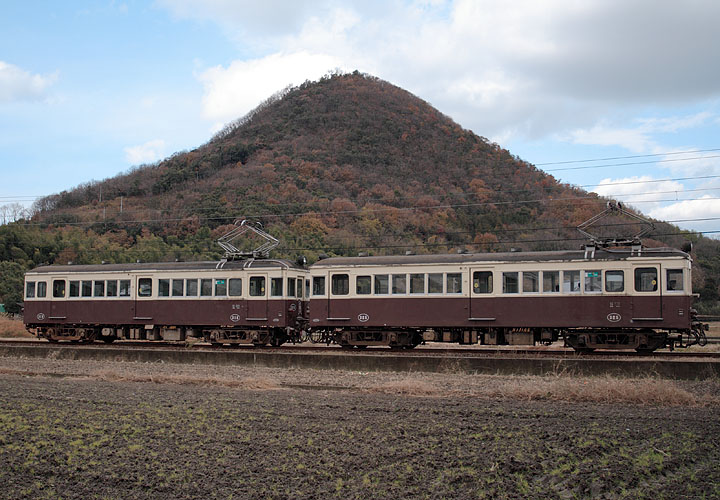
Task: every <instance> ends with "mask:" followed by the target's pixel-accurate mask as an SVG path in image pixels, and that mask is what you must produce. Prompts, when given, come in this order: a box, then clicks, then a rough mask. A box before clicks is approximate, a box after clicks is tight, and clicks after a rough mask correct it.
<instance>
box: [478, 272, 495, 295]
mask: <svg viewBox="0 0 720 500" xmlns="http://www.w3.org/2000/svg"><path fill="white" fill-rule="evenodd" d="M492 291H493V274H492V272H491V271H475V272H474V273H473V293H492Z"/></svg>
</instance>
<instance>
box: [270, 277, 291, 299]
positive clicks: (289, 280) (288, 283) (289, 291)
mask: <svg viewBox="0 0 720 500" xmlns="http://www.w3.org/2000/svg"><path fill="white" fill-rule="evenodd" d="M273 281H275V280H273ZM280 284H281V286H282V281H280ZM287 286H288V289H287V294H288V297H294V296H295V278H288V280H287ZM280 295H282V292H280Z"/></svg>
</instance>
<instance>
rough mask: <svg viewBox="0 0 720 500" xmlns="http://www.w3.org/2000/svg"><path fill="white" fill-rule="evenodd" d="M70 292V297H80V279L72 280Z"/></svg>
mask: <svg viewBox="0 0 720 500" xmlns="http://www.w3.org/2000/svg"><path fill="white" fill-rule="evenodd" d="M69 292H70V293H68V295H69V296H70V297H80V282H79V281H71V282H70V290H69Z"/></svg>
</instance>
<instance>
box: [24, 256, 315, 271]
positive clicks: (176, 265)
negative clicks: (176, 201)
mask: <svg viewBox="0 0 720 500" xmlns="http://www.w3.org/2000/svg"><path fill="white" fill-rule="evenodd" d="M278 268H279V269H297V270H301V269H303V268H302V267H300V266H298V265H297V264H296V263H294V262H291V261H289V260H284V259H245V260H229V261H227V262H224V263H223V261H201V262H137V263H130V264H68V265H50V266H40V267H36V268H35V269H31V270H30V271H28V272H29V273H38V274H71V273H108V272H109V273H112V272H153V271H212V270H214V269H229V270H233V271H238V270H243V269H278Z"/></svg>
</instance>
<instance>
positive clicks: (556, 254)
mask: <svg viewBox="0 0 720 500" xmlns="http://www.w3.org/2000/svg"><path fill="white" fill-rule="evenodd" d="M668 257H675V258H684V259H689V258H690V256H689V255H688V254H687V253H685V252H683V251H681V250H677V249H675V248H644V249H642V251H641V252H637V251H635V252H633V251H632V250H631V249H629V248H628V249H624V248H615V249H605V248H596V249H595V254H594V256H592V257H590V256H589V254H587V255H586V252H585V250H560V251H548V252H497V253H457V254H435V255H432V254H427V255H388V256H368V257H330V258H327V259H323V260H320V261H318V262H316V263H315V264H313V265H312V266H310V267H311V268H321V267H334V266H363V265H367V266H385V265H403V264H404V265H414V264H463V263H472V262H551V261H577V260H589V261H598V260H626V259H629V258H668Z"/></svg>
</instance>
